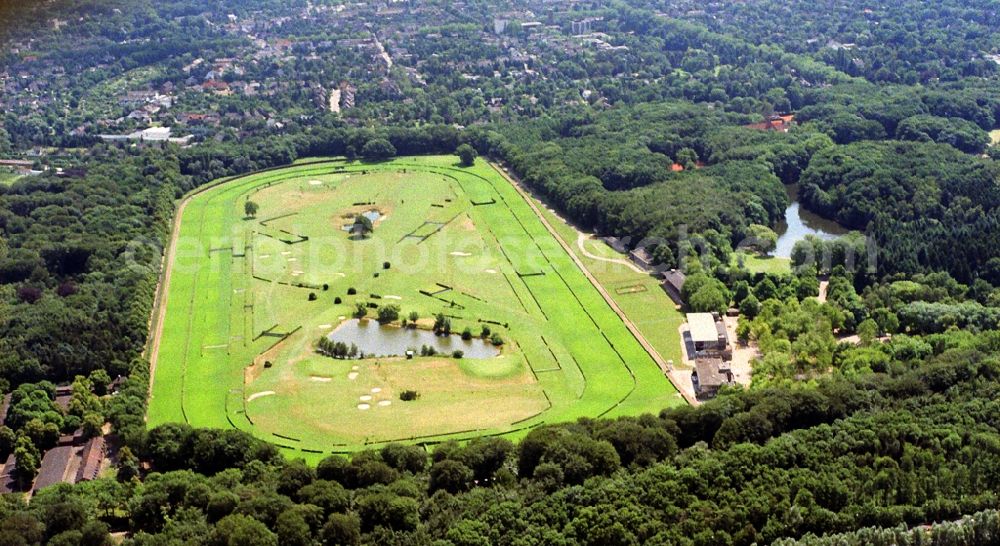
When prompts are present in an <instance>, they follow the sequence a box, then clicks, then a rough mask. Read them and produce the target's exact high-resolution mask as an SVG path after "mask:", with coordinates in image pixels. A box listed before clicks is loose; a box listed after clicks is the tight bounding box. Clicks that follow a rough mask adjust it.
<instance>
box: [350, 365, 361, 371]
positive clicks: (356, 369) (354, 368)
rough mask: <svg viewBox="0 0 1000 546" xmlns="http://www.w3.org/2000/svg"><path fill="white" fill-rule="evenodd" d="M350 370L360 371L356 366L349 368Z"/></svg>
mask: <svg viewBox="0 0 1000 546" xmlns="http://www.w3.org/2000/svg"><path fill="white" fill-rule="evenodd" d="M351 369H352V370H354V371H358V370H359V369H361V368H359V367H357V366H351Z"/></svg>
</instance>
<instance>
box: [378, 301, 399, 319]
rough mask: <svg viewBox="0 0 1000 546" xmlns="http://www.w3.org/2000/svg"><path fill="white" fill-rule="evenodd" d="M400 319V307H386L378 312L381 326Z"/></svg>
mask: <svg viewBox="0 0 1000 546" xmlns="http://www.w3.org/2000/svg"><path fill="white" fill-rule="evenodd" d="M398 318H399V306H398V305H384V306H382V307H380V308H379V310H378V321H379V322H380V323H381V324H388V323H390V322H393V321H395V320H397V319H398Z"/></svg>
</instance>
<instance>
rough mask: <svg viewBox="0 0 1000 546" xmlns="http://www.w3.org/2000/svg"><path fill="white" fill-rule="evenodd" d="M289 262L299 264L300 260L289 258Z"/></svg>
mask: <svg viewBox="0 0 1000 546" xmlns="http://www.w3.org/2000/svg"><path fill="white" fill-rule="evenodd" d="M288 261H290V262H297V261H299V259H298V258H288Z"/></svg>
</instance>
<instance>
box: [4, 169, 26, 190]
mask: <svg viewBox="0 0 1000 546" xmlns="http://www.w3.org/2000/svg"><path fill="white" fill-rule="evenodd" d="M18 178H21V175H19V174H17V173H15V172H13V171H10V170H7V169H3V168H0V186H10V185H11V184H13V183H14V182H15V181H16V180H17V179H18Z"/></svg>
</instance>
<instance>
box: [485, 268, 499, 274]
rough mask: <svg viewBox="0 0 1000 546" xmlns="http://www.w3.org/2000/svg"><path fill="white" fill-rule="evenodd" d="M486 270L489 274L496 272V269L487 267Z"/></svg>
mask: <svg viewBox="0 0 1000 546" xmlns="http://www.w3.org/2000/svg"><path fill="white" fill-rule="evenodd" d="M486 272H487V273H489V274H490V275H496V274H497V270H496V269H487V270H486Z"/></svg>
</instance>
